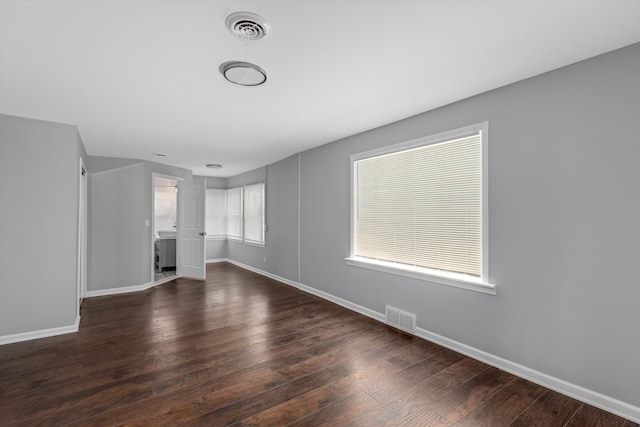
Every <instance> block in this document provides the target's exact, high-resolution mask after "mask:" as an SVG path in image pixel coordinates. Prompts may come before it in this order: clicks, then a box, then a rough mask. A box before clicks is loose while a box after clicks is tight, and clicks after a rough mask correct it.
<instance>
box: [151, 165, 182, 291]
mask: <svg viewBox="0 0 640 427" xmlns="http://www.w3.org/2000/svg"><path fill="white" fill-rule="evenodd" d="M156 178H164V179H172V180H174V181H183V180H184V178H182V177H179V176H173V175H167V174H164V173H157V172H152V173H151V227H150V230H149V238H150V239H151V283H154V282H155V276H156V255H155V254H156V242H155V241H156V239H155V235H154V232H153V230H155V229H156V226H155V220H156V195H155V191H156ZM176 190H177V193H176V276H177V275H178V260H177V257H178V254H179V253H180V252H179V251H180V248H181V247H182V245H181V243H180V239H179V238H178V237H179V236H178V232H179V230H180V202H179V200H180V186H176ZM172 280H173V279H172Z"/></svg>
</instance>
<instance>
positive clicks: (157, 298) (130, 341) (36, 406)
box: [0, 263, 637, 427]
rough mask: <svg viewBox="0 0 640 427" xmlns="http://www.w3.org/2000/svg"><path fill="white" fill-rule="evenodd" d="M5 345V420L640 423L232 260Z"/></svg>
mask: <svg viewBox="0 0 640 427" xmlns="http://www.w3.org/2000/svg"><path fill="white" fill-rule="evenodd" d="M207 270H208V271H207V277H208V279H207V281H206V282H205V283H204V284H203V283H202V282H195V281H190V280H185V279H179V280H177V281H173V282H169V283H166V284H164V285H160V286H158V287H156V288H154V289H150V290H148V291H145V292H137V293H131V294H124V295H115V296H108V297H99V298H90V299H87V300H85V301H84V303H83V305H82V321H81V324H80V331H79V332H78V333H76V334H69V335H64V336H59V337H52V338H45V339H40V340H33V341H28V342H24V343H16V344H10V345H5V346H1V347H0V425H1V426H36V425H53V426H67V425H71V426H120V425H127V426H160V425H171V426H180V425H187V426H222V425H234V426H325V425H326V426H341V425H350V426H383V425H394V426H395V425H402V426H474V427H476V426H616V427H631V426H637V424H634V423H632V422H630V421H625V420H624V419H622V418H620V417H618V416H615V415H612V414H609V413H607V412H604V411H601V410H599V409H596V408H594V407H591V406H589V405H586V404H583V403H581V402H578V401H576V400H573V399H571V398H568V397H566V396H563V395H560V394H558V393H555V392H553V391H551V390H547V389H545V388H543V387H541V386H538V385H536V384H533V383H531V382H528V381H526V380H523V379H521V378H518V377H515V376H513V375H511V374H508V373H506V372H504V371H501V370H499V369H496V368H494V367H491V366H488V365H485V364H483V363H481V362H478V361H476V360H473V359H470V358H468V357H465V356H463V355H461V354H458V353H456V352H453V351H451V350H448V349H445V348H443V347H440V346H438V345H436V344H433V343H430V342H428V341H424V340H422V339H420V338H416V337H412V336H410V335H407V334H404V333H402V332H399V331H397V330H395V329H393V328H390V327H388V326H386V325H384V324H381V323H379V322H376V321H374V320H371V319H369V318H367V317H364V316H361V315H359V314H357V313H353V312H351V311H349V310H347V309H344V308H342V307H339V306H337V305H335V304H332V303H330V302H327V301H324V300H322V299H320V298H317V297H315V296H312V295H309V294H306V293H304V292H301V291H299V290H297V289H294V288H292V287H290V286H287V285H284V284H281V283H279V282H276V281H273V280H271V279H268V278H265V277H262V276H259V275H257V274H254V273H252V272H249V271H246V270H243V269H240V268H238V267H236V266H233V265H231V264H227V263H221V264H211V265H209V266H208V268H207Z"/></svg>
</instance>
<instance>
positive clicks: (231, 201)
mask: <svg viewBox="0 0 640 427" xmlns="http://www.w3.org/2000/svg"><path fill="white" fill-rule="evenodd" d="M227 236H228V237H230V238H236V239H242V187H238V188H231V189H229V190H227Z"/></svg>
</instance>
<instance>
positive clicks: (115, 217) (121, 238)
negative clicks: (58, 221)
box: [87, 162, 151, 291]
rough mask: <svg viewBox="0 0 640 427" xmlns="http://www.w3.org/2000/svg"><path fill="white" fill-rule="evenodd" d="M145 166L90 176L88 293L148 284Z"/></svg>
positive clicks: (134, 166) (130, 166)
mask: <svg viewBox="0 0 640 427" xmlns="http://www.w3.org/2000/svg"><path fill="white" fill-rule="evenodd" d="M144 197H145V194H144V164H143V163H142V162H139V163H137V164H133V165H129V166H124V167H120V168H116V169H110V170H103V171H101V172H97V173H93V172H91V170H90V173H89V206H90V208H89V212H90V213H89V230H88V231H89V236H90V238H89V245H88V246H89V252H88V278H87V290H89V291H95V290H101V289H111V288H118V287H127V286H136V285H141V284H144V283H147V282H149V280H150V277H149V275H150V268H151V267H150V265H151V256H150V255H149V257H148V258H146V257H145V256H144V255H142V254H144V253H146V252H149V250H150V249H146V251H145V246H146V244H145V242H146V241H147V231H148V229H147V227H146V226H145V220H146V218H147V217H148V214H147V212H146V211H145V206H144V203H143V200H144Z"/></svg>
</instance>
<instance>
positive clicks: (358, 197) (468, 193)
mask: <svg viewBox="0 0 640 427" xmlns="http://www.w3.org/2000/svg"><path fill="white" fill-rule="evenodd" d="M487 132H488V124H487V123H486V122H485V123H481V124H478V125H473V126H467V127H465V128H461V129H457V130H455V131H451V132H445V133H441V134H437V135H432V136H429V137H425V138H420V139H417V140H412V141H409V142H405V143H401V144H396V145H393V146H390V147H386V148H383V149H378V150H373V151H369V152H365V153H360V154H356V155H353V156H352V157H351V172H352V207H351V209H352V214H351V253H350V256H349V257H348V258H347V263H349V264H350V265H355V266H358V267H364V268H370V269H374V270H380V271H385V272H388V273H394V274H399V275H404V276H409V277H414V278H419V279H423V280H427V281H430V282H436V283H441V284H445V285H451V286H456V287H461V288H466V289H471V290H476V291H480V292H484V293H489V294H495V293H496V288H495V285H492V284H490V283H489V282H488V272H487V244H486V242H487V224H488V221H487V178H486V176H487V167H486V166H487Z"/></svg>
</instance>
